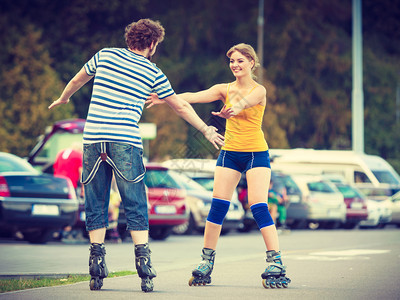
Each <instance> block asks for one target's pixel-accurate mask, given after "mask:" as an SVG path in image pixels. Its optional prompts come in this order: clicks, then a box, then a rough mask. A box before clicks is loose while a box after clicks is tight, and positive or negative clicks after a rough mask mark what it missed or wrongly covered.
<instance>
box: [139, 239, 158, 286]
mask: <svg viewBox="0 0 400 300" xmlns="http://www.w3.org/2000/svg"><path fill="white" fill-rule="evenodd" d="M150 253H151V251H150V249H149V244H140V245H136V246H135V264H136V270H137V272H138V275H139V277H140V278H142V284H141V288H142V291H143V292H146V293H147V292H151V291H153V288H154V284H153V278H154V277H156V276H157V272H156V270H155V269H154V268H153V266H152V265H151V260H150Z"/></svg>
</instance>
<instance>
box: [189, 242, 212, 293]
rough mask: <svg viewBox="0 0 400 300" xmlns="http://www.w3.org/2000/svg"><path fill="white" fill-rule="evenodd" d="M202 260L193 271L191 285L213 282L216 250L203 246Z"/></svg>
mask: <svg viewBox="0 0 400 300" xmlns="http://www.w3.org/2000/svg"><path fill="white" fill-rule="evenodd" d="M201 257H202V259H203V260H202V261H201V262H200V264H199V265H198V266H197V267H196V268H195V269H194V270H193V271H192V275H193V276H192V277H191V278H190V280H189V285H190V286H192V285H194V286H196V285H206V284H210V283H211V276H210V275H211V272H212V270H213V268H214V260H215V250H212V249H208V248H203V254H202V255H201Z"/></svg>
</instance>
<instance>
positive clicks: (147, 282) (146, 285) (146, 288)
mask: <svg viewBox="0 0 400 300" xmlns="http://www.w3.org/2000/svg"><path fill="white" fill-rule="evenodd" d="M141 288H142V291H143V292H145V293H148V292H152V291H153V288H154V283H153V280H152V279H150V278H143V279H142V285H141Z"/></svg>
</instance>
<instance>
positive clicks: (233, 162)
mask: <svg viewBox="0 0 400 300" xmlns="http://www.w3.org/2000/svg"><path fill="white" fill-rule="evenodd" d="M217 166H220V167H225V168H229V169H233V170H236V171H238V172H240V173H246V172H247V171H248V170H250V169H253V168H257V167H265V168H271V164H270V159H269V151H268V150H267V151H260V152H239V151H227V150H221V152H220V153H219V156H218V159H217Z"/></svg>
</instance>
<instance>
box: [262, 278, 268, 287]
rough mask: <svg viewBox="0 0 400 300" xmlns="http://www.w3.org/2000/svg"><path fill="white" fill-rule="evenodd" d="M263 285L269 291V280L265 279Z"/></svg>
mask: <svg viewBox="0 0 400 300" xmlns="http://www.w3.org/2000/svg"><path fill="white" fill-rule="evenodd" d="M262 285H263V287H264V288H266V289H269V284H267V279H264V280H263V281H262Z"/></svg>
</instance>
